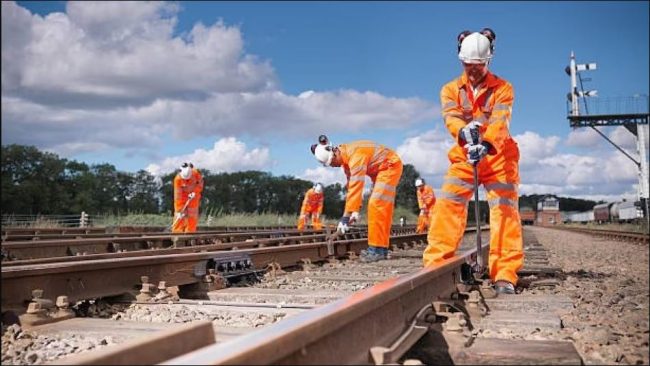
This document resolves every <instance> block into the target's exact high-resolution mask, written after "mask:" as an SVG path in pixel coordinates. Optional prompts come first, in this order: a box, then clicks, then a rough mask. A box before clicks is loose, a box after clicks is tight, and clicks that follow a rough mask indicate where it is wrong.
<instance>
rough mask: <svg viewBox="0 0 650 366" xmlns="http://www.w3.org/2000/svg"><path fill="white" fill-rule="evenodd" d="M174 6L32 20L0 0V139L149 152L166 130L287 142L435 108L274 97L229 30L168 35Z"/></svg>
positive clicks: (108, 7) (416, 118)
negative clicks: (317, 132) (271, 137)
mask: <svg viewBox="0 0 650 366" xmlns="http://www.w3.org/2000/svg"><path fill="white" fill-rule="evenodd" d="M179 11H180V9H179V7H178V6H176V5H174V4H168V3H159V2H98V3H91V2H69V3H68V5H67V12H66V13H51V14H49V15H47V16H46V17H41V16H39V15H35V14H31V13H30V12H29V11H27V10H25V9H24V8H22V7H20V6H19V5H17V4H16V3H14V2H9V1H3V2H2V121H3V123H2V132H3V133H2V143H19V144H29V145H36V146H37V147H39V148H42V149H49V150H54V151H58V152H59V153H61V154H74V153H77V152H81V151H88V150H89V149H92V148H93V147H95V148H97V149H102V148H103V149H111V148H121V149H130V150H133V149H136V150H138V151H139V153H144V154H150V153H151V151H156V149H157V147H158V146H159V145H160V143H161V140H162V137H163V136H164V135H168V134H171V135H172V136H174V137H176V138H178V139H183V140H184V141H187V140H189V139H192V138H195V137H206V136H215V137H216V136H241V135H249V136H250V135H255V136H265V137H268V135H269V134H271V135H273V134H275V135H281V136H282V137H285V138H286V137H290V136H293V137H297V136H307V135H310V134H312V133H313V131H314V130H322V129H323V126H327V129H328V132H330V133H336V132H337V131H350V132H355V131H361V130H364V129H366V128H369V127H372V128H373V129H394V128H395V126H400V128H403V127H405V126H409V125H411V124H413V123H415V122H420V121H424V120H429V119H431V118H433V117H437V115H438V111H437V108H435V107H434V105H433V104H431V103H429V102H426V101H424V100H422V99H419V98H391V97H388V96H383V95H381V94H378V93H375V92H372V91H356V90H337V91H314V90H307V91H305V92H303V93H300V94H299V95H297V96H294V95H289V94H286V93H283V92H282V91H280V90H278V88H277V85H278V81H277V76H276V74H275V71H274V70H273V68H272V66H271V65H270V62H269V61H265V60H260V59H259V58H258V57H256V56H254V55H251V54H248V53H246V51H245V49H244V44H245V43H244V38H243V34H242V31H241V29H240V28H239V27H236V26H228V25H226V24H225V23H224V22H223V21H217V22H216V23H214V24H211V25H203V24H200V23H197V24H195V25H194V26H193V27H192V29H191V30H189V31H188V32H187V33H185V34H182V35H175V34H174V30H175V27H176V24H177V15H178V13H179ZM10 35H11V36H10ZM62 141H65V143H62ZM96 151H97V150H96Z"/></svg>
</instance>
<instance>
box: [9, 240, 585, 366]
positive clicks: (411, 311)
mask: <svg viewBox="0 0 650 366" xmlns="http://www.w3.org/2000/svg"><path fill="white" fill-rule="evenodd" d="M470 232H471V230H470ZM486 234H487V233H484V234H483V235H486ZM425 237H426V235H419V236H417V235H407V234H402V235H399V236H395V237H393V238H392V239H391V244H392V247H393V252H392V255H391V259H390V260H388V261H382V262H378V263H373V264H364V263H360V262H359V261H358V260H356V259H355V256H354V254H352V253H349V252H358V249H360V248H363V247H365V245H366V243H365V240H364V239H352V240H341V243H342V242H346V241H347V242H348V243H347V244H343V246H342V247H343V248H345V251H344V250H341V249H339V246H338V245H336V246H335V248H336V249H335V253H336V254H335V255H327V254H326V253H327V252H326V251H325V253H323V252H320V254H321V255H319V256H318V258H317V259H314V260H312V259H309V258H308V257H302V258H301V259H298V258H297V257H299V256H302V255H304V253H303V254H300V255H299V256H294V257H293V258H294V261H293V263H283V264H281V265H280V266H279V267H278V266H275V265H273V266H271V267H270V268H269V270H268V271H266V274H265V275H264V277H263V279H262V281H261V282H260V283H257V284H249V285H248V286H247V287H228V288H224V289H219V290H212V291H207V292H204V296H205V297H204V299H202V300H196V299H195V300H191V299H187V298H183V296H181V299H179V300H176V301H171V302H170V301H168V300H171V299H172V298H174V296H175V295H177V293H176V294H174V293H173V291H168V290H169V289H170V288H169V287H165V286H161V289H162V290H163V291H162V294H163V295H164V296H159V295H160V294H161V292H159V293H157V294H154V292H155V291H152V293H151V295H152V297H153V298H156V297H157V296H158V297H159V298H160V300H162V301H159V302H157V303H151V301H152V300H147V301H140V302H137V303H135V304H133V303H121V302H115V301H114V302H113V303H112V304H110V305H101V306H100V303H95V304H93V305H90V306H89V307H88V308H87V309H86V311H87V312H90V313H93V312H94V313H96V314H103V317H104V318H110V319H111V320H108V319H92V320H93V321H94V323H95V324H94V325H88V324H86V323H84V325H81V324H78V323H83V320H90V319H85V318H77V319H69V320H64V321H60V322H57V323H53V324H48V325H41V326H35V327H34V329H35V330H34V331H38V332H42V333H41V334H47V333H48V332H50V334H52V333H57V332H58V333H57V334H64V333H65V332H68V334H79V332H81V330H80V329H86V330H88V329H95V332H96V333H101V334H104V335H106V334H115V337H123V338H124V339H132V340H131V341H128V342H124V343H122V344H120V345H116V346H114V347H107V348H105V349H103V350H100V351H95V352H89V353H87V354H83V355H79V356H77V357H79V358H72V357H71V358H69V359H67V361H65V360H66V359H60V360H59V361H62V362H67V363H68V364H88V363H100V364H122V363H128V364H138V363H145V364H151V363H161V362H162V363H164V364H206V363H209V364H222V363H224V364H349V363H352V364H368V363H370V364H372V363H374V364H386V363H396V362H398V363H403V362H405V361H406V360H407V359H410V360H411V361H410V362H414V361H413V360H415V359H417V360H419V361H421V362H425V363H432V362H437V361H438V363H440V362H439V361H440V360H447V361H450V360H451V361H453V362H454V363H457V364H462V363H470V364H476V363H499V364H508V363H509V362H512V363H524V364H525V363H526V362H528V363H531V362H532V363H535V364H543V363H550V364H580V362H581V359H580V356H579V355H578V354H577V353H576V351H575V349H574V348H573V346H572V344H571V343H570V342H560V341H552V340H539V341H531V340H525V341H524V340H522V341H518V342H513V341H508V340H503V339H492V338H489V337H481V334H482V333H485V334H487V332H488V331H489V329H490V328H491V327H501V328H502V327H504V326H507V327H512V328H513V329H514V328H526V327H528V328H530V326H531V325H533V326H535V327H542V328H544V327H546V328H549V329H552V328H553V327H556V326H559V324H560V321H559V317H558V315H557V312H561V311H564V310H566V307H567V306H570V301H567V299H565V298H561V297H553V296H528V294H520V295H515V296H503V297H499V298H494V293H493V292H492V291H491V290H490V288H488V287H487V286H485V284H484V283H481V282H474V281H472V277H471V276H470V277H468V276H467V275H464V273H465V270H466V269H467V265H466V263H467V261H469V260H471V258H472V257H473V256H475V244H474V243H473V242H472V240H473V239H472V237H473V235H466V237H465V243H464V244H463V247H462V251H460V252H459V254H458V255H457V256H456V257H454V258H451V259H449V260H448V261H446V262H445V263H443V264H442V265H440V266H436V267H428V268H424V269H422V268H421V251H422V250H423V248H424V247H425V245H426V242H425V241H426V239H425ZM485 239H487V236H485ZM355 240H356V241H359V243H357V242H356V241H355ZM525 240H526V248H525V249H526V263H525V266H524V268H523V269H522V270H521V271H520V276H522V283H523V286H524V287H525V288H526V289H529V288H544V287H553V286H554V285H555V283H556V282H557V281H558V280H557V278H556V277H555V276H556V275H558V273H560V272H561V270H560V269H558V268H554V267H551V266H550V265H549V264H548V261H547V260H546V253H545V251H544V250H543V248H541V247H540V246H539V245H538V243H536V241H535V239H534V237H532V238H531V237H530V235H527V236H526V237H525ZM486 242H487V240H485V241H484V243H486ZM314 244H319V243H311V244H306V245H314ZM335 244H339V243H335ZM357 244H358V245H357ZM290 246H291V245H289V246H287V247H290ZM263 249H264V248H263ZM270 249H276V250H277V249H281V248H270ZM347 249H352V250H349V251H348V250H347ZM486 252H487V246H485V245H484V247H483V253H482V255H486ZM322 254H325V255H322ZM276 258H277V257H276ZM341 259H343V260H341ZM317 263H322V264H320V265H319V264H317ZM297 264H298V265H297ZM292 268H296V269H297V270H295V271H290V270H291V269H292ZM3 271H4V269H3ZM287 271H289V272H287ZM527 276H528V277H527ZM526 278H532V279H528V280H526ZM463 279H465V280H467V281H466V282H463V281H462V280H463ZM4 281H5V280H4V278H3V285H4ZM470 282H471V283H470ZM3 288H4V286H3ZM3 295H4V294H3ZM3 298H4V296H3ZM122 301H123V300H122ZM3 308H4V306H3ZM155 309H158V310H155ZM513 309H514V311H518V312H520V313H519V317H517V316H512V313H513ZM503 310H509V314H510V315H511V316H510V317H508V316H505V315H504V314H503V313H502V311H503ZM524 310H527V311H531V310H532V311H534V312H535V313H534V314H530V313H524V312H522V311H524ZM500 311H501V313H500ZM154 314H155V315H154ZM154 317H156V319H153V318H154ZM147 319H148V320H149V321H154V322H156V323H155V324H156V326H155V327H154V326H152V325H150V326H148V327H147V326H145V325H143V323H146V322H143V320H147ZM201 319H204V320H203V321H201ZM535 319H537V320H535ZM134 320H138V323H134ZM189 320H199V321H197V322H194V323H188V324H184V325H182V326H180V327H178V326H176V327H174V326H172V325H173V324H172V325H170V323H166V321H173V322H187V321H189ZM74 322H77V324H76V325H75V324H74ZM100 323H101V324H100ZM162 323H165V326H164V327H163V326H162V325H161V324H162ZM107 324H110V325H107ZM118 324H119V325H118ZM148 324H151V323H148ZM111 325H112V326H111ZM154 328H155V329H154ZM36 329H43V330H36ZM46 329H49V330H46ZM57 329H58V330H57ZM66 329H67V330H66ZM116 329H122V332H123V330H124V329H131V333H138V332H136V331H135V330H138V329H139V330H141V331H140V332H139V337H138V336H132V337H128V336H124V335H120V334H121V333H119V331H118V330H116ZM143 334H147V336H146V337H144V336H143ZM132 335H133V334H132ZM181 339H182V340H183V341H179V340H181ZM186 340H187V342H186ZM108 343H110V342H108ZM179 344H180V345H184V346H179ZM514 350H517V351H516V352H515V351H514ZM59 361H57V362H59Z"/></svg>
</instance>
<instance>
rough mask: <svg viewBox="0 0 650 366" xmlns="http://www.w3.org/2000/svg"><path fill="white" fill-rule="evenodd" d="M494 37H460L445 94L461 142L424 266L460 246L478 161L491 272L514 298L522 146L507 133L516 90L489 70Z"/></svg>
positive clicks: (519, 260) (452, 154) (448, 118)
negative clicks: (459, 70)
mask: <svg viewBox="0 0 650 366" xmlns="http://www.w3.org/2000/svg"><path fill="white" fill-rule="evenodd" d="M495 40H496V35H495V34H494V32H493V31H492V30H491V29H489V28H485V29H483V30H482V31H481V32H474V33H471V32H469V31H464V32H462V33H461V34H459V35H458V57H459V59H460V60H461V63H462V66H463V68H464V72H463V74H462V75H461V76H460V77H459V78H457V79H455V80H453V81H451V82H449V83H447V84H446V85H445V86H443V87H442V90H441V92H440V99H441V106H442V115H443V119H444V121H445V124H446V126H447V129H448V130H449V132H450V134H451V136H452V138H453V139H454V141H455V142H456V144H455V145H454V146H453V147H452V148H451V149H450V151H449V154H448V156H449V161H450V163H451V165H450V166H449V170H447V175H446V176H445V178H444V182H443V186H442V192H441V193H439V194H438V202H437V203H436V205H435V207H434V209H433V214H432V216H431V228H430V229H429V234H428V243H429V245H428V246H427V248H426V249H425V251H424V255H423V261H424V265H425V266H426V265H430V264H432V263H436V262H439V261H442V260H444V259H446V258H449V257H452V256H453V255H454V253H455V251H456V249H457V248H458V245H459V244H460V241H461V239H462V236H463V232H464V229H465V226H466V223H467V203H468V201H469V200H470V197H471V196H472V194H473V191H474V185H473V181H474V175H473V164H476V168H477V169H478V180H479V184H480V183H482V184H483V186H484V187H485V189H486V190H487V200H488V205H489V207H490V258H489V262H488V269H489V275H490V278H491V279H492V281H493V282H494V284H495V288H496V291H497V292H498V293H514V292H515V288H514V286H516V284H517V280H518V277H517V271H518V270H519V269H520V268H521V267H522V265H523V260H524V254H523V251H522V245H523V242H522V233H521V220H520V219H519V212H518V209H517V206H518V194H517V185H518V184H519V148H518V147H517V143H516V142H515V140H514V139H513V138H512V136H510V131H509V130H508V126H509V124H510V117H511V113H512V102H513V98H514V96H513V89H512V85H511V84H510V83H509V82H507V81H506V80H504V79H501V78H499V77H497V76H496V75H494V74H492V73H490V71H488V65H489V62H490V60H491V59H492V55H493V52H494V42H495ZM473 134H474V135H473ZM473 136H478V137H479V138H478V139H476V140H475V139H474V138H473Z"/></svg>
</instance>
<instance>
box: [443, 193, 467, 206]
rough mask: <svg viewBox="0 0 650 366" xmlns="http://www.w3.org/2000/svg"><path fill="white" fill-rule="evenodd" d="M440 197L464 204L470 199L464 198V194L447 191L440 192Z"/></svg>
mask: <svg viewBox="0 0 650 366" xmlns="http://www.w3.org/2000/svg"><path fill="white" fill-rule="evenodd" d="M438 199H447V200H451V201H455V202H458V203H462V204H466V203H467V202H468V200H467V199H465V198H463V196H459V195H457V194H454V193H449V192H445V191H442V192H440V194H439V195H438Z"/></svg>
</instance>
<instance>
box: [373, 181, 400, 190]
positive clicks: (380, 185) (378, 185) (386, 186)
mask: <svg viewBox="0 0 650 366" xmlns="http://www.w3.org/2000/svg"><path fill="white" fill-rule="evenodd" d="M377 188H380V189H383V190H386V191H388V192H395V186H394V185H391V184H386V183H382V182H377V183H375V189H377Z"/></svg>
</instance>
